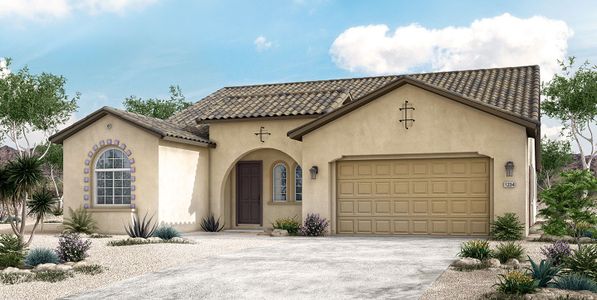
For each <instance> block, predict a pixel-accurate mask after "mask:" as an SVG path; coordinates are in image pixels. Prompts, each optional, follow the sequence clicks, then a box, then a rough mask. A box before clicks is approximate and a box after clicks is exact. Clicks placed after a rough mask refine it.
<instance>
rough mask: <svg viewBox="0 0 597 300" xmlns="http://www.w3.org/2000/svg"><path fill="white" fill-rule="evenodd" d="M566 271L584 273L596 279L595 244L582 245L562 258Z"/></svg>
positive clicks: (596, 246)
mask: <svg viewBox="0 0 597 300" xmlns="http://www.w3.org/2000/svg"><path fill="white" fill-rule="evenodd" d="M564 266H565V267H566V269H567V270H566V271H567V272H568V273H577V274H581V275H584V276H586V277H588V278H590V279H591V280H597V244H590V245H583V246H582V247H581V248H580V249H578V250H575V251H574V252H572V255H570V256H568V257H566V258H565V259H564Z"/></svg>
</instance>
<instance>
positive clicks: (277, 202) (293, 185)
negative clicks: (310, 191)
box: [223, 148, 303, 229]
mask: <svg viewBox="0 0 597 300" xmlns="http://www.w3.org/2000/svg"><path fill="white" fill-rule="evenodd" d="M302 177H303V172H302V168H301V166H300V165H299V164H298V163H297V161H295V160H294V159H293V158H292V157H290V156H289V155H288V154H286V153H284V152H282V151H279V150H276V149H269V148H268V149H258V150H254V151H251V152H249V153H246V154H244V155H242V156H241V157H240V158H239V159H238V160H236V161H235V162H234V164H233V165H232V166H231V168H230V172H229V173H228V175H227V176H226V179H225V182H224V186H223V198H224V203H225V205H224V206H225V207H224V208H225V215H226V221H227V222H226V223H227V224H229V226H227V227H229V228H248V229H249V228H268V227H271V226H272V225H271V224H272V223H273V222H274V221H275V220H276V219H278V218H285V217H290V218H296V219H297V220H299V221H300V220H301V219H302V216H301V214H302Z"/></svg>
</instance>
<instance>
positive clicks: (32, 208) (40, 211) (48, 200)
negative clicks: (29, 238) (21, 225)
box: [27, 189, 57, 229]
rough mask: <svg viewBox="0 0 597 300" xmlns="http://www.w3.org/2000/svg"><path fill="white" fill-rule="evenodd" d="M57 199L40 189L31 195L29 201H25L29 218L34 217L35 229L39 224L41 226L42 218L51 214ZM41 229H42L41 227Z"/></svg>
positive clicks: (47, 191) (45, 190)
mask: <svg viewBox="0 0 597 300" xmlns="http://www.w3.org/2000/svg"><path fill="white" fill-rule="evenodd" d="M56 202H57V199H56V198H55V197H54V194H52V193H51V192H50V191H49V190H47V189H42V190H40V191H37V192H35V193H33V195H32V196H31V200H29V201H27V208H29V216H33V217H35V225H34V226H33V228H35V227H37V224H39V223H40V222H41V223H42V226H43V221H44V217H45V216H47V215H50V214H52V212H53V211H54V207H55V206H56ZM42 229H43V227H42Z"/></svg>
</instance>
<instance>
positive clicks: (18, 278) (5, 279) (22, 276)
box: [0, 273, 35, 284]
mask: <svg viewBox="0 0 597 300" xmlns="http://www.w3.org/2000/svg"><path fill="white" fill-rule="evenodd" d="M34 278H35V275H34V274H32V273H0V282H2V283H4V284H18V283H23V282H28V281H32V280H33V279H34Z"/></svg>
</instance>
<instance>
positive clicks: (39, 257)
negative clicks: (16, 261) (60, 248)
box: [25, 248, 60, 267]
mask: <svg viewBox="0 0 597 300" xmlns="http://www.w3.org/2000/svg"><path fill="white" fill-rule="evenodd" d="M47 263H52V264H58V263H60V258H58V254H56V251H54V250H52V249H49V248H35V249H33V250H29V253H27V256H26V257H25V264H26V265H28V266H31V267H35V266H37V265H40V264H47Z"/></svg>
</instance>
